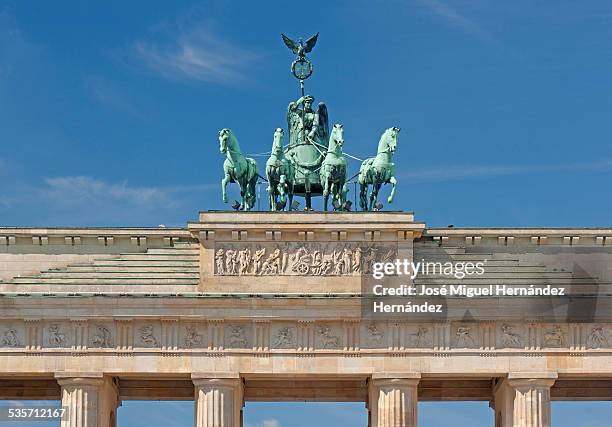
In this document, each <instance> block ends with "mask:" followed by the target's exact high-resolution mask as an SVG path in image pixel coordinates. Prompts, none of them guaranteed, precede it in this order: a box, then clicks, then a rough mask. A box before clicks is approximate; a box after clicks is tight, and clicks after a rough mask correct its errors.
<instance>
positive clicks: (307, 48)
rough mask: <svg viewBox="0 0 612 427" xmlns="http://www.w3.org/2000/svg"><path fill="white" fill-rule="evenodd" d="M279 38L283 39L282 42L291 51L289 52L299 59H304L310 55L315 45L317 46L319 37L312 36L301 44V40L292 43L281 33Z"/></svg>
mask: <svg viewBox="0 0 612 427" xmlns="http://www.w3.org/2000/svg"><path fill="white" fill-rule="evenodd" d="M281 36H282V37H283V41H284V42H285V44H286V45H287V47H288V48H289V49H290V50H291V52H293V53H295V54H296V55H297V56H298V58H299V59H304V58H306V54H307V53H310V52H311V51H312V49H313V48H314V47H315V45H316V44H317V38H318V37H319V33H317V34H315V35H314V36H312V37H310V38H309V39H308V40H306V43H303V42H302V38H300V41H299V42H294V41H293V40H291V39H290V38H289V37H287V36H286V35H284V34H282V33H281Z"/></svg>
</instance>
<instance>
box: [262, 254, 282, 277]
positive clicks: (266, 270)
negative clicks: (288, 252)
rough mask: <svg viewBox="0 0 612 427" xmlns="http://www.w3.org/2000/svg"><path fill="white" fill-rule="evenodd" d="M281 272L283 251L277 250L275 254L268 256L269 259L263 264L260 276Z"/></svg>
mask: <svg viewBox="0 0 612 427" xmlns="http://www.w3.org/2000/svg"><path fill="white" fill-rule="evenodd" d="M280 271H281V251H280V249H278V248H276V249H275V250H274V252H273V253H272V254H271V255H270V256H268V259H266V261H265V262H264V263H263V265H262V267H261V271H260V272H259V275H263V274H266V275H268V274H272V275H274V274H279V273H280Z"/></svg>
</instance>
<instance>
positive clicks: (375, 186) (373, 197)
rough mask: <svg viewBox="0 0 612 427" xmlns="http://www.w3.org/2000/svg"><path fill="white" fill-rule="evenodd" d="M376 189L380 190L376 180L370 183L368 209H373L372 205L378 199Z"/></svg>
mask: <svg viewBox="0 0 612 427" xmlns="http://www.w3.org/2000/svg"><path fill="white" fill-rule="evenodd" d="M378 190H380V184H379V183H378V182H374V183H372V192H371V193H370V210H373V209H374V205H375V204H376V202H377V201H378Z"/></svg>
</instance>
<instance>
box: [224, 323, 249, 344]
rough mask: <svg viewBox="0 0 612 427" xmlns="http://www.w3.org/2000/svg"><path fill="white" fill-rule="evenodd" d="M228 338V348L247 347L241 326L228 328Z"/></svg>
mask: <svg viewBox="0 0 612 427" xmlns="http://www.w3.org/2000/svg"><path fill="white" fill-rule="evenodd" d="M228 338H229V344H230V347H246V346H247V340H246V338H245V337H244V331H243V330H242V326H230V333H229V336H228Z"/></svg>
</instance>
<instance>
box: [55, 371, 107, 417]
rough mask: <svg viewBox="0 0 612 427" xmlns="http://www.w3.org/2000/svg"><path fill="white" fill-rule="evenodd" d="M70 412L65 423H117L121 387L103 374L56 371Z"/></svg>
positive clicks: (65, 403) (63, 397)
mask: <svg viewBox="0 0 612 427" xmlns="http://www.w3.org/2000/svg"><path fill="white" fill-rule="evenodd" d="M56 378H57V381H58V383H59V385H60V387H61V388H62V407H63V408H65V409H66V413H65V415H64V417H63V418H62V421H61V423H60V425H61V427H115V426H116V419H117V415H116V411H117V406H118V405H119V398H118V392H117V387H116V385H115V384H114V383H113V380H112V378H109V377H104V376H103V375H102V374H87V375H79V376H75V375H74V374H56Z"/></svg>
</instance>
